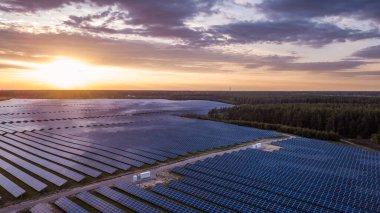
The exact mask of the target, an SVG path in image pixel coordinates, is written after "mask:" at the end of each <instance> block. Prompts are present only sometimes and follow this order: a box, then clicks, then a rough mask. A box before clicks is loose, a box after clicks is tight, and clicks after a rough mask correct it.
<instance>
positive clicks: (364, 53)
mask: <svg viewBox="0 0 380 213" xmlns="http://www.w3.org/2000/svg"><path fill="white" fill-rule="evenodd" d="M353 56H356V57H361V58H374V59H378V58H380V45H377V46H372V47H367V48H364V49H362V50H359V51H357V52H355V53H354V54H353Z"/></svg>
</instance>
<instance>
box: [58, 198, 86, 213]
mask: <svg viewBox="0 0 380 213" xmlns="http://www.w3.org/2000/svg"><path fill="white" fill-rule="evenodd" d="M54 204H55V205H57V206H58V207H59V208H61V209H62V210H63V211H65V212H67V213H87V212H88V211H87V210H86V209H84V208H83V207H81V206H79V205H78V204H76V203H74V202H73V201H71V200H69V199H68V198H66V197H61V198H59V199H58V200H56V201H55V202H54Z"/></svg>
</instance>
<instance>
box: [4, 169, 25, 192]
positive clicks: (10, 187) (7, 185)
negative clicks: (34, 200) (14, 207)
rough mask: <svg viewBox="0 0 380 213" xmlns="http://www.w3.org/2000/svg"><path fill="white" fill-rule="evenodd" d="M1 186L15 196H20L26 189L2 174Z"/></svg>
mask: <svg viewBox="0 0 380 213" xmlns="http://www.w3.org/2000/svg"><path fill="white" fill-rule="evenodd" d="M0 186H1V187H3V188H4V189H5V190H7V191H8V192H9V193H11V194H12V195H13V197H20V196H21V195H22V194H24V193H25V190H24V189H22V188H21V187H20V186H18V185H17V184H15V183H13V182H12V181H11V180H9V179H8V178H6V177H5V176H4V175H2V174H0Z"/></svg>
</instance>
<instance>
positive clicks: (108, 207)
mask: <svg viewBox="0 0 380 213" xmlns="http://www.w3.org/2000/svg"><path fill="white" fill-rule="evenodd" d="M76 197H77V198H78V199H80V200H81V201H83V202H85V203H87V204H88V205H90V206H91V207H93V208H95V209H97V210H99V211H100V212H113V213H119V212H120V213H121V212H125V211H123V210H121V209H119V208H117V207H116V206H114V205H112V204H110V203H108V202H106V201H104V200H102V199H100V198H98V197H96V196H95V195H93V194H91V193H89V192H81V193H79V194H77V195H76Z"/></svg>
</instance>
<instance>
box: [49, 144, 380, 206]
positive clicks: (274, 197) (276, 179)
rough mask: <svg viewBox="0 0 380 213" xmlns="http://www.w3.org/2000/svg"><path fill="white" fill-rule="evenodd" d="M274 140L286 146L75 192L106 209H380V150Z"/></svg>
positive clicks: (199, 163) (94, 204)
mask: <svg viewBox="0 0 380 213" xmlns="http://www.w3.org/2000/svg"><path fill="white" fill-rule="evenodd" d="M272 145H277V146H280V147H282V148H281V149H279V150H277V151H272V152H267V151H263V150H260V149H246V150H241V151H237V152H232V153H229V154H223V155H220V156H216V157H213V158H208V159H206V160H202V161H197V162H196V163H194V164H187V165H185V166H184V167H177V168H175V169H173V171H172V172H174V173H176V174H179V175H181V176H182V177H181V178H180V179H178V180H172V181H170V182H168V183H166V184H165V185H161V184H158V185H155V186H153V187H152V188H151V189H141V188H138V187H137V186H134V185H132V184H129V183H127V182H120V183H117V184H115V185H113V186H109V187H100V188H97V189H96V190H94V191H92V192H83V193H80V194H79V195H76V197H79V198H80V199H81V200H82V201H84V202H86V205H89V206H91V208H95V209H97V210H100V211H103V212H110V211H106V210H105V209H106V208H107V209H115V211H119V210H123V211H136V212H160V211H163V212H166V211H168V212H323V213H324V212H380V164H379V162H380V153H378V152H373V151H368V150H364V149H360V148H355V147H349V146H342V145H336V144H332V143H328V142H325V141H320V140H312V139H305V138H291V139H284V140H279V141H278V142H273V143H272ZM65 199H67V198H65ZM71 199H72V200H69V201H66V202H70V203H74V204H71V205H75V202H77V201H75V199H73V198H71ZM67 200H68V199H67ZM56 203H57V202H56ZM77 203H78V202H77ZM77 205H78V204H77ZM109 205H112V206H109ZM58 206H59V205H58ZM77 208H79V207H77ZM60 209H61V210H65V209H64V208H63V207H60ZM88 210H90V209H88Z"/></svg>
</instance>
